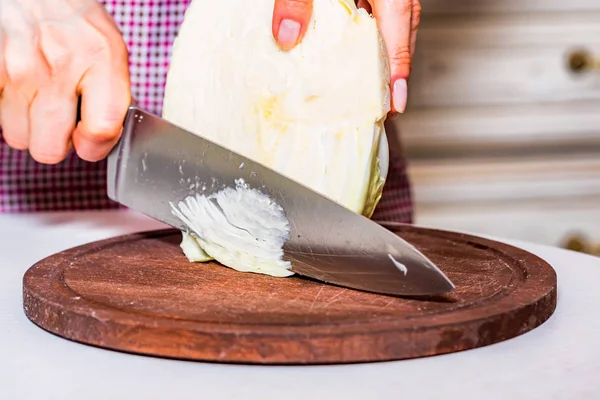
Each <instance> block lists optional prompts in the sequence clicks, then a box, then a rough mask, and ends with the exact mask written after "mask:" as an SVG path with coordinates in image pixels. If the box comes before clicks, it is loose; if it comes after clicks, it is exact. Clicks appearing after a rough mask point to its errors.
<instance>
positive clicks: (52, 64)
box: [0, 0, 131, 164]
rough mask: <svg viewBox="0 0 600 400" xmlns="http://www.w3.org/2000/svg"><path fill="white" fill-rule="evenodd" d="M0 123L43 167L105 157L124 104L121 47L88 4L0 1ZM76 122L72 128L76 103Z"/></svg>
mask: <svg viewBox="0 0 600 400" xmlns="http://www.w3.org/2000/svg"><path fill="white" fill-rule="evenodd" d="M0 28H1V31H0V43H2V45H0V46H1V47H0V90H1V99H0V125H1V126H2V134H3V136H4V140H5V141H6V142H7V143H8V145H9V146H11V147H13V148H15V149H19V150H26V149H28V150H29V152H30V154H31V156H32V157H33V158H34V159H35V160H36V161H38V162H41V163H45V164H54V163H58V162H60V161H62V160H64V159H65V157H66V155H67V154H68V152H69V151H70V149H71V147H72V146H74V147H75V150H76V151H77V153H78V155H79V156H80V157H81V158H82V159H84V160H87V161H98V160H101V159H103V158H105V157H106V155H107V154H108V153H109V152H110V150H111V148H112V147H113V146H114V145H115V143H116V142H117V141H118V139H119V136H120V134H121V126H122V123H123V119H124V118H125V114H126V112H127V109H128V107H129V104H130V97H131V94H130V87H129V68H128V54H127V47H126V46H125V43H124V42H123V39H122V37H121V34H120V32H119V30H118V28H117V27H116V25H115V24H114V22H113V21H112V19H111V17H110V16H109V15H108V13H107V12H106V10H105V9H104V7H103V6H102V5H101V4H99V3H98V2H97V1H96V0H0ZM79 96H81V121H80V122H79V123H78V124H77V126H75V120H76V116H77V103H78V98H79Z"/></svg>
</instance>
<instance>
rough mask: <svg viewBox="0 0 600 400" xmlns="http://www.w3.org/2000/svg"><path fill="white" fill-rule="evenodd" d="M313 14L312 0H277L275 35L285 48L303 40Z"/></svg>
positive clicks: (274, 15)
mask: <svg viewBox="0 0 600 400" xmlns="http://www.w3.org/2000/svg"><path fill="white" fill-rule="evenodd" d="M311 14H312V0H275V7H274V9H273V23H272V30H273V37H274V38H275V41H276V42H277V44H278V45H279V47H281V48H282V49H283V50H290V49H292V48H294V47H295V46H296V45H297V44H298V43H300V42H301V41H302V38H303V37H304V34H305V33H306V28H307V26H308V23H309V21H310V16H311Z"/></svg>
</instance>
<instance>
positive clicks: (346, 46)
mask: <svg viewBox="0 0 600 400" xmlns="http://www.w3.org/2000/svg"><path fill="white" fill-rule="evenodd" d="M273 5H274V0H255V1H248V0H222V1H214V0H193V1H192V2H191V4H190V5H189V7H188V9H187V11H186V13H185V17H184V20H183V22H182V25H181V27H180V30H179V33H178V35H177V37H176V39H175V42H174V45H173V50H172V56H171V62H170V66H169V71H168V75H167V82H166V87H165V97H164V102H163V118H165V119H167V120H169V121H171V122H173V123H175V124H177V125H179V126H181V127H183V128H185V129H187V130H189V131H191V132H193V133H195V134H198V135H201V136H203V137H205V138H207V139H209V140H212V141H214V142H216V143H219V144H220V145H222V146H224V147H227V148H229V149H231V150H233V151H235V152H238V153H240V154H243V155H244V156H246V157H248V158H251V159H254V160H256V161H258V162H260V163H262V164H264V165H266V166H268V167H270V168H272V169H274V170H276V171H278V172H280V173H281V174H283V175H286V176H288V177H290V178H292V179H295V180H297V181H299V182H301V183H303V184H304V185H306V186H308V187H310V188H312V189H313V190H315V191H317V192H319V193H321V194H322V195H324V196H326V197H329V198H331V199H332V200H334V201H336V202H337V203H339V204H341V205H343V206H344V207H346V208H348V209H349V210H351V211H354V212H356V213H361V214H363V215H365V216H366V217H370V216H371V215H372V213H373V211H374V209H375V207H376V205H377V203H378V201H379V199H380V197H381V193H382V189H383V185H384V183H385V177H386V174H387V164H388V146H387V140H386V137H385V129H384V121H385V118H386V115H387V113H388V111H389V109H390V92H389V67H388V59H387V56H386V51H385V45H384V43H383V40H382V37H381V35H380V32H379V29H378V27H377V24H376V21H375V19H374V18H373V17H372V16H370V15H369V14H368V13H367V12H366V11H365V10H363V9H357V7H356V6H355V4H354V2H352V1H349V0H314V4H313V14H312V19H311V22H310V25H309V28H308V30H307V33H306V35H305V37H304V39H303V41H302V42H301V43H300V44H299V45H298V46H296V47H295V48H294V49H292V50H290V51H283V50H280V49H279V47H278V46H277V44H276V43H275V40H274V39H273V36H272V32H271V20H272V15H273ZM179 210H180V209H179ZM192 236H193V237H194V238H195V239H202V240H205V239H206V238H201V237H200V235H199V234H198V233H197V232H195V233H194V232H193V230H192ZM184 243H186V244H184ZM190 243H192V244H193V243H197V244H198V245H199V246H200V247H201V248H202V249H203V250H202V251H201V252H199V251H198V250H192V249H190V248H189V246H190ZM208 247H210V246H207V243H206V242H205V243H204V245H202V244H200V242H199V241H198V240H190V237H187V236H186V237H184V242H182V248H184V252H185V253H186V254H187V255H188V258H189V259H190V260H192V261H205V260H206V259H208V258H209V257H215V255H214V254H210V251H208V250H207V248H208ZM186 249H187V250H186ZM194 254H196V255H195V256H194ZM215 259H217V260H218V261H221V262H223V263H224V264H225V265H228V264H229V265H228V266H230V267H232V268H236V269H237V268H242V267H240V265H239V263H243V260H242V259H239V257H238V259H237V261H235V263H236V264H235V265H233V264H232V263H233V261H227V262H224V261H222V260H223V259H224V256H222V257H221V260H219V259H218V258H216V257H215ZM273 262H275V261H273Z"/></svg>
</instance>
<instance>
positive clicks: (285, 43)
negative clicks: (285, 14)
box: [277, 19, 300, 48]
mask: <svg viewBox="0 0 600 400" xmlns="http://www.w3.org/2000/svg"><path fill="white" fill-rule="evenodd" d="M299 35H300V24H299V23H298V22H296V21H292V20H291V19H284V20H282V21H281V23H280V24H279V32H277V41H278V42H279V45H280V46H281V47H283V48H292V47H294V46H295V45H296V42H297V41H298V36H299Z"/></svg>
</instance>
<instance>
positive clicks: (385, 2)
mask: <svg viewBox="0 0 600 400" xmlns="http://www.w3.org/2000/svg"><path fill="white" fill-rule="evenodd" d="M412 3H413V2H412V1H411V0H371V4H372V6H373V16H374V17H375V18H376V19H377V23H378V25H379V28H380V29H381V34H382V35H383V39H384V41H385V45H386V48H387V53H388V58H389V62H390V75H391V90H392V112H400V113H402V112H404V109H405V108H406V98H407V79H408V76H409V75H410V61H411V57H410V35H411V19H412V7H413V5H412Z"/></svg>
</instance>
